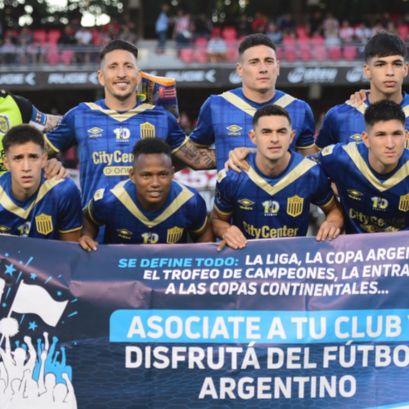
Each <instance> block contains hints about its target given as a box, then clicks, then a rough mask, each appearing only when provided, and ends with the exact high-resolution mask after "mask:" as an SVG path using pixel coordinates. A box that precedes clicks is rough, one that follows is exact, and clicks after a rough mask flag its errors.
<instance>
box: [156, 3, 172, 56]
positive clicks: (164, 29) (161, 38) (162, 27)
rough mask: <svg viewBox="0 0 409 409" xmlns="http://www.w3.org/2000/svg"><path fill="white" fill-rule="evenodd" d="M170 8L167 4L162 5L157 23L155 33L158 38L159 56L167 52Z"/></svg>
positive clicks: (157, 51) (157, 49)
mask: <svg viewBox="0 0 409 409" xmlns="http://www.w3.org/2000/svg"><path fill="white" fill-rule="evenodd" d="M168 11H169V6H168V5H167V4H162V8H161V12H160V13H159V16H158V18H157V19H156V23H155V31H156V34H157V36H158V45H157V48H156V53H157V54H163V53H164V52H165V46H166V40H167V35H168V29H169V17H168V14H167V13H168Z"/></svg>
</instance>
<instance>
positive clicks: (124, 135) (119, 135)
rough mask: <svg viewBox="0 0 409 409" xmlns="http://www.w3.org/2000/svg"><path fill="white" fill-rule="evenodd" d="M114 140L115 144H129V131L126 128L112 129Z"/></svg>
mask: <svg viewBox="0 0 409 409" xmlns="http://www.w3.org/2000/svg"><path fill="white" fill-rule="evenodd" d="M114 134H115V139H116V140H117V142H126V143H128V142H129V138H130V137H131V131H130V130H129V129H128V128H124V127H122V126H121V127H119V128H115V129H114Z"/></svg>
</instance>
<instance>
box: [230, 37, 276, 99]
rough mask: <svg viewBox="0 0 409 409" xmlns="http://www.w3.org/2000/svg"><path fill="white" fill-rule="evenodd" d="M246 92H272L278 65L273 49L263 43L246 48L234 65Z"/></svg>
mask: <svg viewBox="0 0 409 409" xmlns="http://www.w3.org/2000/svg"><path fill="white" fill-rule="evenodd" d="M236 69H237V73H238V74H239V76H240V78H241V79H242V82H243V90H244V92H245V93H246V92H247V93H249V94H250V96H251V93H260V94H264V93H267V92H274V89H275V85H276V82H277V77H278V74H279V73H280V65H279V62H278V60H277V56H276V53H275V51H274V50H273V49H272V48H270V47H267V46H265V45H256V46H254V47H250V48H248V49H247V50H246V51H244V53H243V54H242V56H241V57H240V60H239V62H238V63H237V66H236Z"/></svg>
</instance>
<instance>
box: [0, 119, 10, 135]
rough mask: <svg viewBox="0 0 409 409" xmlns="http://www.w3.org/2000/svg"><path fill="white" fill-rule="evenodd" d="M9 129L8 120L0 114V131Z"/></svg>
mask: <svg viewBox="0 0 409 409" xmlns="http://www.w3.org/2000/svg"><path fill="white" fill-rule="evenodd" d="M9 129H10V120H9V117H8V116H6V115H0V132H1V133H6V132H7V131H8V130H9Z"/></svg>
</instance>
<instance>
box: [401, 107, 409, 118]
mask: <svg viewBox="0 0 409 409" xmlns="http://www.w3.org/2000/svg"><path fill="white" fill-rule="evenodd" d="M402 111H403V113H404V114H405V118H408V117H409V105H406V106H405V107H403V108H402Z"/></svg>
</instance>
